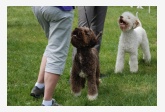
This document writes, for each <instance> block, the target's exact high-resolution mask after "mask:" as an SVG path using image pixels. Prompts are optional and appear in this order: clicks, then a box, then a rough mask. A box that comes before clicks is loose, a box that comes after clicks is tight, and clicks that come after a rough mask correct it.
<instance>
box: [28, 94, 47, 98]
mask: <svg viewBox="0 0 165 112" xmlns="http://www.w3.org/2000/svg"><path fill="white" fill-rule="evenodd" d="M30 96H33V97H34V98H41V96H44V94H40V95H36V94H34V93H30Z"/></svg>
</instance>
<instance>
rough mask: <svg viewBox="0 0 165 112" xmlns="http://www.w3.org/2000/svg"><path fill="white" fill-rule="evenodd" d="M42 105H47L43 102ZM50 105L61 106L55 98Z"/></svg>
mask: <svg viewBox="0 0 165 112" xmlns="http://www.w3.org/2000/svg"><path fill="white" fill-rule="evenodd" d="M41 106H45V105H44V104H42V105H41ZM50 106H61V105H59V104H58V103H57V102H56V100H55V99H52V105H50Z"/></svg>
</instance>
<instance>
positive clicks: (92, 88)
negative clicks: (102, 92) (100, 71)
mask: <svg viewBox="0 0 165 112" xmlns="http://www.w3.org/2000/svg"><path fill="white" fill-rule="evenodd" d="M87 80H88V96H87V97H88V99H89V100H95V99H96V98H97V96H98V89H97V84H96V76H95V74H92V75H88V77H87Z"/></svg>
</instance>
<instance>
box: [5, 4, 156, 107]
mask: <svg viewBox="0 0 165 112" xmlns="http://www.w3.org/2000/svg"><path fill="white" fill-rule="evenodd" d="M124 11H131V12H132V13H134V14H135V13H136V12H137V11H138V12H139V18H140V20H141V22H142V24H143V27H144V28H145V30H146V32H147V34H148V38H149V42H150V49H151V55H152V61H151V65H149V66H148V65H145V64H144V63H143V61H142V52H141V50H139V71H138V73H134V74H132V73H130V72H129V65H128V58H129V56H128V55H127V56H126V58H125V68H124V71H123V73H122V74H114V66H115V62H116V55H117V46H118V40H119V36H120V33H121V31H120V29H119V27H118V25H117V19H118V17H119V16H120V14H121V13H123V12H124ZM77 21H78V18H77V9H75V16H74V22H73V28H75V27H77ZM46 45H47V39H46V38H45V34H44V32H43V30H42V29H41V27H40V25H39V24H38V22H37V20H36V18H35V17H34V15H33V13H32V10H31V7H23V6H19V7H14V6H10V7H8V8H7V105H8V106H33V105H41V102H42V98H41V99H38V100H35V99H33V98H32V97H31V96H30V95H29V94H30V91H31V89H32V87H33V86H34V84H35V82H36V80H37V76H38V71H39V66H40V61H41V58H42V54H43V52H44V49H45V46H46ZM71 57H72V45H70V49H69V54H68V58H67V61H66V65H65V70H64V73H63V75H62V76H61V78H60V80H59V83H58V84H57V87H56V89H55V93H54V98H55V99H56V100H57V101H58V103H60V104H62V105H64V106H157V7H153V6H152V7H151V13H150V14H149V13H148V7H144V9H143V10H140V9H136V8H135V7H134V8H130V7H129V6H127V7H119V6H116V7H114V6H112V7H108V12H107V16H106V21H105V25H104V34H103V39H102V46H101V51H100V67H101V68H100V69H101V74H103V75H104V77H103V78H102V84H101V85H100V88H99V96H98V99H97V100H95V101H88V99H87V87H86V88H85V89H83V90H82V95H81V96H80V97H77V98H75V97H74V96H73V95H72V94H71V90H70V85H69V83H68V80H69V76H70V75H69V73H70V68H71V66H72V63H71V62H72V61H71Z"/></svg>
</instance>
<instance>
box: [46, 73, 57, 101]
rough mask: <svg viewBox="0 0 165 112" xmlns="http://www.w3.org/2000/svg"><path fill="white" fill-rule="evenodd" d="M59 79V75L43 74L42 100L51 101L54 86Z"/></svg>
mask: <svg viewBox="0 0 165 112" xmlns="http://www.w3.org/2000/svg"><path fill="white" fill-rule="evenodd" d="M59 78H60V75H57V74H53V73H49V72H45V76H44V82H45V92H44V100H52V96H53V92H54V89H55V87H56V84H57V82H58V80H59Z"/></svg>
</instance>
